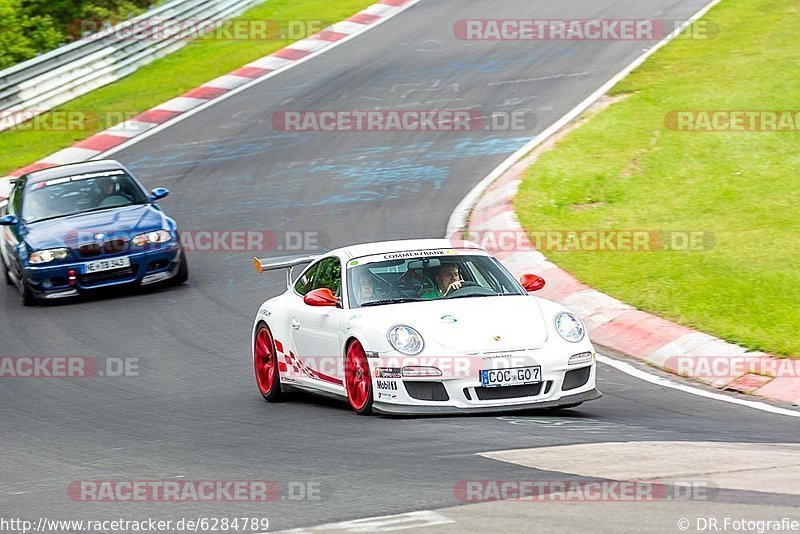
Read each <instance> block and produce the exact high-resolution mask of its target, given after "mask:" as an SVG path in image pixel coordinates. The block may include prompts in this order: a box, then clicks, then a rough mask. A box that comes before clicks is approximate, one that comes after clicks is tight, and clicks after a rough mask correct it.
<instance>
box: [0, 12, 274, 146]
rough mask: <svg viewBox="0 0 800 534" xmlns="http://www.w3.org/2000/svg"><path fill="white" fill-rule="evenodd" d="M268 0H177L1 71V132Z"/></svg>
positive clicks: (134, 67)
mask: <svg viewBox="0 0 800 534" xmlns="http://www.w3.org/2000/svg"><path fill="white" fill-rule="evenodd" d="M263 1H264V0H172V1H171V2H167V3H166V4H164V5H163V6H160V7H157V8H155V9H152V10H150V11H148V12H147V13H144V14H142V15H140V16H138V17H135V18H132V19H130V20H127V21H125V22H122V23H120V24H118V25H116V26H114V27H113V28H109V29H107V30H104V31H100V32H97V33H95V34H92V35H90V36H88V37H85V38H83V39H81V40H79V41H75V42H73V43H70V44H67V45H64V46H61V47H59V48H57V49H55V50H51V51H50V52H47V53H45V54H42V55H40V56H37V57H35V58H33V59H30V60H28V61H25V62H23V63H19V64H17V65H14V66H13V67H10V68H8V69H5V70H3V71H0V118H2V120H0V131H2V130H5V129H8V128H10V127H12V126H14V125H16V124H19V123H20V122H24V121H25V120H28V119H30V118H32V117H34V116H36V115H38V114H40V113H42V112H44V111H47V110H50V109H52V108H54V107H56V106H59V105H61V104H63V103H65V102H68V101H69V100H72V99H73V98H75V97H78V96H80V95H83V94H86V93H88V92H90V91H92V90H94V89H96V88H98V87H102V86H103V85H106V84H109V83H111V82H113V81H116V80H118V79H120V78H122V77H123V76H126V75H128V74H130V73H131V72H133V71H135V70H136V69H138V68H139V67H142V66H144V65H147V64H148V63H151V62H152V61H155V60H156V59H158V58H160V57H163V56H166V55H167V54H170V53H172V52H175V51H176V50H178V49H180V48H181V47H183V46H184V45H186V44H187V43H188V42H189V41H190V40H191V39H192V38H193V37H195V36H197V35H198V34H199V33H200V30H201V29H207V30H212V29H215V28H217V27H219V26H220V25H221V24H222V23H223V22H224V21H225V20H226V19H228V18H230V17H232V16H235V15H238V14H239V13H242V12H243V11H245V10H246V9H248V8H250V7H252V6H254V5H256V4H260V3H262V2H263ZM173 31H174V33H173Z"/></svg>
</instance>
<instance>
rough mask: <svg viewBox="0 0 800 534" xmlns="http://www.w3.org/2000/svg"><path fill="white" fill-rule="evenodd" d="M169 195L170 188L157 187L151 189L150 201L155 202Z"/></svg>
mask: <svg viewBox="0 0 800 534" xmlns="http://www.w3.org/2000/svg"><path fill="white" fill-rule="evenodd" d="M167 195H169V189H167V188H166V187H156V188H155V189H153V190H152V191H150V201H151V202H155V201H156V200H161V199H162V198H164V197H165V196H167Z"/></svg>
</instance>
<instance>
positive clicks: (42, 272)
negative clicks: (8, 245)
mask: <svg viewBox="0 0 800 534" xmlns="http://www.w3.org/2000/svg"><path fill="white" fill-rule="evenodd" d="M183 254H184V252H183V249H182V248H181V246H180V244H179V243H170V244H167V245H166V246H164V247H161V248H157V249H152V250H143V251H139V252H129V253H125V254H117V255H114V256H104V257H102V258H96V259H111V258H119V257H127V258H128V259H129V260H130V267H126V268H121V269H114V270H110V271H101V272H98V273H87V272H85V271H86V268H85V266H86V264H87V263H90V262H91V261H95V260H94V259H92V260H89V259H87V260H84V261H71V262H68V263H59V264H57V265H43V266H33V265H28V266H27V267H26V268H25V282H26V283H27V284H28V286H29V287H30V289H31V291H33V293H34V295H35V296H36V297H37V298H42V299H56V298H64V297H71V296H75V295H78V294H81V293H88V292H93V291H96V290H101V289H105V288H110V287H117V286H126V285H148V284H154V283H157V282H161V281H164V280H168V279H170V278H172V277H174V276H175V275H176V274H177V273H178V269H179V266H180V261H181V258H182V256H183ZM70 271H74V273H75V274H76V277H75V280H74V282H72V283H70V276H69V273H70Z"/></svg>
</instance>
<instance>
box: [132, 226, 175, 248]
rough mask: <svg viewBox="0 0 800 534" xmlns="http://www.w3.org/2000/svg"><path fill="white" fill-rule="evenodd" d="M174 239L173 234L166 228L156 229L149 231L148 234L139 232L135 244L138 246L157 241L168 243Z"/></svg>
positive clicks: (135, 237) (153, 243) (134, 239)
mask: <svg viewBox="0 0 800 534" xmlns="http://www.w3.org/2000/svg"><path fill="white" fill-rule="evenodd" d="M171 240H172V235H171V234H170V233H169V232H167V231H166V230H156V231H155V232H147V233H146V234H139V235H137V236H134V238H133V244H134V246H137V247H143V246H145V245H155V244H156V243H168V242H169V241H171Z"/></svg>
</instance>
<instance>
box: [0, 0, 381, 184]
mask: <svg viewBox="0 0 800 534" xmlns="http://www.w3.org/2000/svg"><path fill="white" fill-rule="evenodd" d="M373 3H375V0H336V1H335V2H328V1H325V0H267V1H266V2H265V3H263V4H260V5H258V6H256V7H254V8H252V9H250V10H249V11H247V12H246V13H244V14H242V15H241V16H239V17H237V19H239V20H269V21H276V22H279V21H315V22H316V21H328V24H332V23H334V22H337V21H340V20H343V19H346V18H347V17H349V16H350V15H353V14H354V13H356V12H358V11H360V10H361V9H364V8H365V7H367V6H370V5H372V4H373ZM281 25H283V24H281ZM325 25H327V24H324V25H323V27H324V26H325ZM317 26H318V25H314V26H312V27H314V28H316V27H317ZM270 28H271V26H270ZM320 29H321V28H320ZM270 34H271V32H270ZM300 37H303V35H300ZM291 42H292V40H276V39H254V40H221V39H211V38H202V39H198V40H196V41H192V42H191V43H189V44H188V45H186V46H185V47H184V48H182V49H181V50H179V51H178V52H176V53H174V54H172V55H169V56H167V57H165V58H162V59H159V60H157V61H155V62H153V63H151V64H150V65H147V66H145V67H142V68H141V69H139V70H138V71H136V72H135V73H133V74H131V75H130V76H127V77H126V78H123V79H122V80H119V81H117V82H115V83H113V84H110V85H108V86H105V87H102V88H100V89H97V90H96V91H93V92H91V93H88V94H86V95H84V96H82V97H79V98H77V99H75V100H72V101H70V102H68V103H66V104H64V105H63V106H60V107H59V108H56V111H61V110H65V111H67V110H77V111H87V110H88V111H91V112H92V113H91V114H90V115H91V116H90V120H87V121H86V122H85V123H84V124H83V126H82V128H81V129H73V130H67V131H54V130H43V129H32V128H27V129H25V127H24V125H23V127H21V128H19V129H17V130H7V131H4V132H2V133H0V176H3V175H5V174H6V173H8V172H9V171H11V170H13V169H16V168H19V167H22V166H24V165H28V164H30V163H33V162H34V161H36V160H39V159H41V158H43V157H45V156H47V155H48V154H51V153H53V152H55V151H57V150H60V149H62V148H65V147H68V146H70V145H71V144H73V143H74V142H76V141H79V140H81V139H85V138H87V137H90V136H91V135H93V134H95V133H97V132H99V131H101V130H104V129H106V128H108V127H110V126H113V125H114V124H115V123H116V122H119V120H113V118H114V117H118V116H119V113H112V112H122V113H125V114H126V116H127V117H131V116H133V115H136V114H137V113H139V112H141V111H144V110H147V109H149V108H152V107H154V106H156V105H158V104H160V103H162V102H164V101H166V100H169V99H170V98H174V97H176V96H179V95H181V94H182V93H185V92H186V91H188V90H190V89H193V88H195V87H197V86H198V85H202V84H203V83H205V82H207V81H209V80H212V79H214V78H216V77H217V76H221V75H223V74H226V73H228V72H230V71H232V70H235V69H237V68H238V67H241V66H243V65H245V64H247V63H249V62H251V61H254V60H256V59H258V58H260V57H262V56H265V55H268V54H270V53H271V52H274V51H276V50H279V49H280V48H283V47H285V46H286V45H288V44H290V43H291ZM107 114H108V115H107ZM107 117H109V118H111V119H112V120H110V121H109V120H105V119H106V118H107ZM42 118H43V119H45V120H47V115H45V116H44V117H42Z"/></svg>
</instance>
